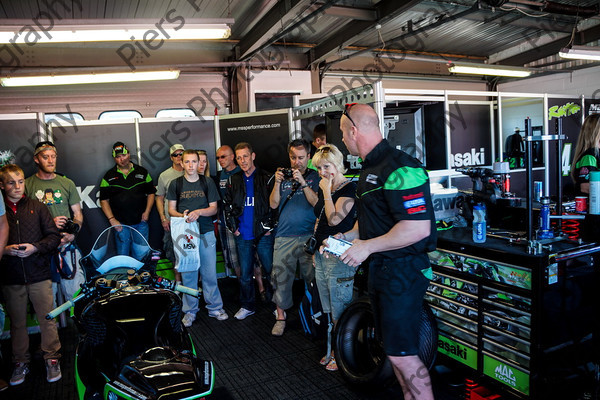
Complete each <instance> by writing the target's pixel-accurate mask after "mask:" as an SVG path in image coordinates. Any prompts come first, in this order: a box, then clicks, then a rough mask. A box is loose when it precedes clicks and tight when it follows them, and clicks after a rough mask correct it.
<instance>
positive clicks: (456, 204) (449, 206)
mask: <svg viewBox="0 0 600 400" xmlns="http://www.w3.org/2000/svg"><path fill="white" fill-rule="evenodd" d="M464 200H465V198H464V197H463V196H454V197H440V198H434V199H433V211H444V210H454V209H455V208H460V207H462V205H463V202H464Z"/></svg>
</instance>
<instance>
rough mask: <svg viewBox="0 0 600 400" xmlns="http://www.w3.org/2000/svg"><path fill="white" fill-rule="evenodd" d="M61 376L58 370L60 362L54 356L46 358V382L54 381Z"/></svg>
mask: <svg viewBox="0 0 600 400" xmlns="http://www.w3.org/2000/svg"><path fill="white" fill-rule="evenodd" d="M60 378H62V374H61V372H60V364H59V363H58V360H57V359H56V358H51V359H49V360H46V380H47V381H48V382H56V381H58V380H60Z"/></svg>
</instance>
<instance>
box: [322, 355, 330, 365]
mask: <svg viewBox="0 0 600 400" xmlns="http://www.w3.org/2000/svg"><path fill="white" fill-rule="evenodd" d="M329 361H331V356H323V358H321V361H319V364H321V365H322V366H326V365H327V364H329Z"/></svg>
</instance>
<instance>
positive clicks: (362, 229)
mask: <svg viewBox="0 0 600 400" xmlns="http://www.w3.org/2000/svg"><path fill="white" fill-rule="evenodd" d="M340 129H341V131H342V132H343V141H344V144H345V145H346V147H347V148H348V151H349V152H350V154H352V155H357V156H360V157H361V158H362V159H363V162H362V166H363V167H362V171H361V174H360V179H359V183H358V186H357V190H356V194H357V205H358V219H357V222H356V224H355V225H354V228H353V229H352V230H351V231H348V232H345V233H343V234H342V233H340V234H338V237H339V238H341V239H345V240H348V241H351V242H352V247H350V248H349V249H348V250H346V252H345V253H343V254H342V255H341V256H340V259H341V260H342V261H343V262H345V263H346V264H348V265H351V266H354V267H358V265H360V263H362V262H363V261H364V260H365V259H366V258H367V257H369V256H371V261H370V262H369V296H370V297H371V306H372V308H373V312H374V315H375V321H376V324H377V325H376V326H377V328H378V331H379V332H380V333H381V336H382V338H383V345H384V349H385V352H386V354H387V356H388V357H389V359H390V361H391V362H392V366H393V368H394V373H395V375H396V378H397V379H398V381H399V382H400V385H401V386H402V391H403V393H404V398H405V399H426V400H428V399H433V393H432V390H431V380H430V378H429V372H428V371H427V368H426V367H425V365H424V364H423V363H422V361H421V360H420V359H419V356H418V333H419V326H420V315H421V306H422V303H423V296H424V295H425V290H426V289H427V286H428V285H429V279H431V275H432V272H431V266H430V264H429V258H428V257H427V252H429V251H432V250H434V249H435V247H436V229H435V218H434V214H433V206H432V203H431V195H430V192H429V177H428V175H427V172H426V171H425V169H424V168H423V166H422V165H421V164H420V163H419V161H417V160H415V159H414V158H412V157H411V156H409V155H408V154H406V153H405V152H403V151H401V150H397V149H394V148H392V147H391V146H390V145H389V143H388V141H387V140H384V139H383V137H382V134H381V131H380V130H379V119H378V117H377V114H376V113H375V110H373V108H371V107H370V106H368V105H365V104H351V105H347V106H346V109H345V111H344V114H343V115H342V118H341V120H340Z"/></svg>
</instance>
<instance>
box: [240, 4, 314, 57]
mask: <svg viewBox="0 0 600 400" xmlns="http://www.w3.org/2000/svg"><path fill="white" fill-rule="evenodd" d="M305 2H306V0H280V1H278V2H277V4H275V5H274V6H273V7H272V8H271V9H270V10H269V11H268V12H267V13H266V14H265V16H264V17H262V18H261V19H260V21H258V22H257V23H256V24H254V27H253V28H252V29H250V32H248V34H247V35H245V36H244V38H243V39H242V40H240V42H239V43H238V44H237V46H236V52H239V55H240V57H239V58H238V59H239V60H243V59H244V57H245V56H246V55H247V54H248V52H250V51H252V50H254V49H256V48H257V47H258V46H260V45H261V44H263V43H264V42H265V41H266V40H267V39H268V38H270V37H272V36H273V35H274V34H275V33H276V32H277V30H280V29H281V26H280V25H279V24H280V21H282V20H284V19H285V16H286V15H287V14H288V13H290V12H291V11H292V10H293V9H294V8H296V6H298V5H299V4H300V3H305Z"/></svg>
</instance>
